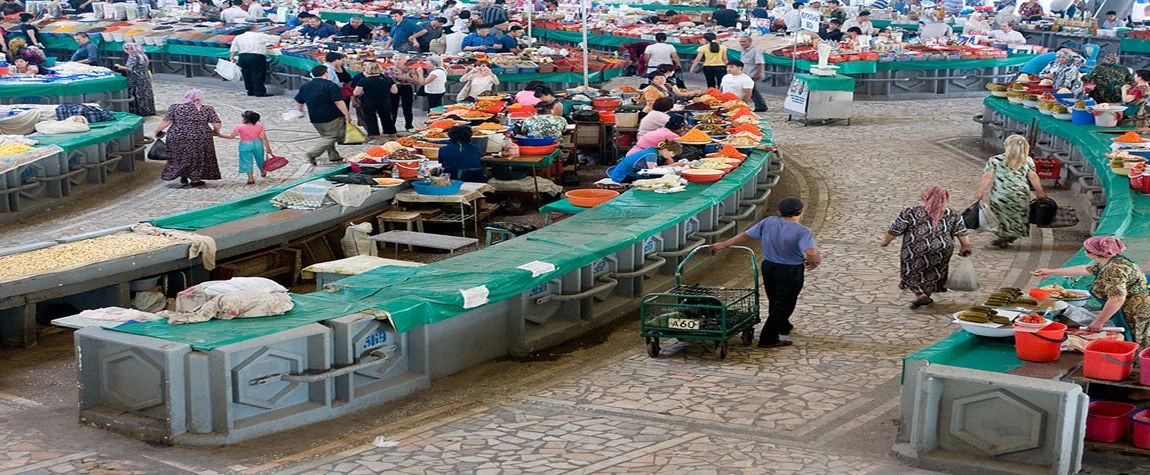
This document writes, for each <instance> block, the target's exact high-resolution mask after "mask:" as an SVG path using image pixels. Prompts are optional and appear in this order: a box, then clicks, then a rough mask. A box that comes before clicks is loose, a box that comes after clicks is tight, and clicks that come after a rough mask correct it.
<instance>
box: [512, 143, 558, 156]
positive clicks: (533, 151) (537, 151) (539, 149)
mask: <svg viewBox="0 0 1150 475" xmlns="http://www.w3.org/2000/svg"><path fill="white" fill-rule="evenodd" d="M558 147H559V144H557V143H553V144H551V145H542V146H534V147H533V146H530V145H520V146H519V154H520V155H549V154H551V153H553V152H555V149H556V148H558Z"/></svg>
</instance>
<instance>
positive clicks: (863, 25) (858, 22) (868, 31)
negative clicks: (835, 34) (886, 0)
mask: <svg viewBox="0 0 1150 475" xmlns="http://www.w3.org/2000/svg"><path fill="white" fill-rule="evenodd" d="M851 27H856V28H858V29H859V31H861V32H862V34H863V35H866V36H874V34H875V32H876V31H878V30H877V28H875V27H874V25H873V24H872V23H871V22H870V12H868V11H866V10H863V11H861V12H859V14H858V16H857V17H855V18H852V19H850V20H847V21H846V22H845V23H843V31H849V30H850V29H851Z"/></svg>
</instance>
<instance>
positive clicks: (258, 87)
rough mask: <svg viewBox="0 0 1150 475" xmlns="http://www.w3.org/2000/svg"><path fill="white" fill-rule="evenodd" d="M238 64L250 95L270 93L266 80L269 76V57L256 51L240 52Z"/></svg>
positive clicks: (245, 87)
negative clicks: (265, 84)
mask: <svg viewBox="0 0 1150 475" xmlns="http://www.w3.org/2000/svg"><path fill="white" fill-rule="evenodd" d="M236 64H238V65H239V67H240V72H242V73H243V75H244V89H247V90H248V95H249V96H263V95H266V94H267V93H268V90H267V89H266V88H265V87H264V81H265V80H267V76H268V57H267V56H264V55H262V54H255V53H240V55H239V61H237V62H236Z"/></svg>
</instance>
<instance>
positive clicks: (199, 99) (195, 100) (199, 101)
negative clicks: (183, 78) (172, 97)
mask: <svg viewBox="0 0 1150 475" xmlns="http://www.w3.org/2000/svg"><path fill="white" fill-rule="evenodd" d="M184 104H191V105H193V106H196V109H199V108H200V107H203V105H204V91H201V90H199V89H196V88H192V89H188V92H185V93H184Z"/></svg>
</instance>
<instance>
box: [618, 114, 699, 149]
mask: <svg viewBox="0 0 1150 475" xmlns="http://www.w3.org/2000/svg"><path fill="white" fill-rule="evenodd" d="M687 130H689V128H688V127H687V121H686V120H683V118H682V117H681V116H677V115H673V116H671V119H670V120H668V121H667V123H666V124H664V125H663V126H662V127H659V128H657V129H655V130H652V131H650V132H647V133H645V134H643V136H642V137H640V138H639V140H637V141H636V142H635V146H634V147H631V150H628V151H627V155H630V154H632V153H635V152H638V151H640V150H643V149H646V148H651V147H654V146H656V145H659V142H662V141H664V140H674V139H677V138H679V137H680V136H681V135H683V133H685V132H686V131H687Z"/></svg>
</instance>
